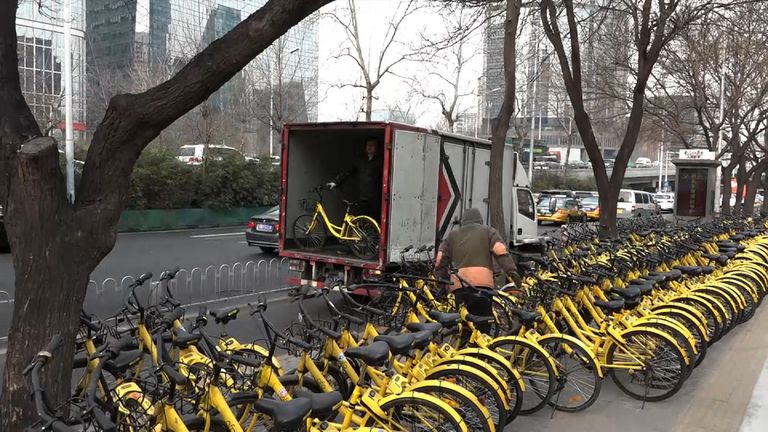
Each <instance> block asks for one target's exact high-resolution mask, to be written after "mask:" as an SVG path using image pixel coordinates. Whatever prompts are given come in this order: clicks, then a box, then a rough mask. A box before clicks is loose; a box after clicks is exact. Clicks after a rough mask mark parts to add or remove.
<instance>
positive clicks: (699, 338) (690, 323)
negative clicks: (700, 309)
mask: <svg viewBox="0 0 768 432" xmlns="http://www.w3.org/2000/svg"><path fill="white" fill-rule="evenodd" d="M654 315H661V316H665V317H667V318H669V319H673V320H675V321H677V322H678V323H680V324H681V325H682V326H684V327H685V328H686V329H688V331H689V332H691V335H692V336H693V339H694V341H695V344H694V346H695V347H696V351H697V352H696V357H695V359H694V363H693V367H696V366H698V365H700V364H701V362H702V361H704V357H706V356H707V346H708V345H707V336H706V333H705V332H706V329H702V327H701V326H700V325H699V323H697V322H696V319H695V318H693V317H692V316H691V315H690V314H688V313H686V312H683V311H680V310H673V309H662V310H659V311H656V312H654Z"/></svg>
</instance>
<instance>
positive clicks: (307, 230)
mask: <svg viewBox="0 0 768 432" xmlns="http://www.w3.org/2000/svg"><path fill="white" fill-rule="evenodd" d="M325 237H326V234H325V224H323V221H322V220H320V218H317V217H315V216H313V215H309V214H303V215H301V216H299V217H298V218H296V221H295V222H294V223H293V239H294V240H296V243H297V244H298V245H299V247H300V248H302V249H309V250H312V249H320V248H321V247H323V245H325Z"/></svg>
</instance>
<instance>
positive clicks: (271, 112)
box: [269, 48, 299, 160]
mask: <svg viewBox="0 0 768 432" xmlns="http://www.w3.org/2000/svg"><path fill="white" fill-rule="evenodd" d="M297 52H299V49H298V48H294V49H292V50H290V51H288V55H291V54H295V53H297ZM276 54H277V53H276ZM277 57H278V55H275V57H274V59H273V60H274V62H275V63H276V64H275V66H276V68H277V73H278V74H279V76H278V83H279V84H281V87H282V80H283V68H282V67H281V66H280V62H278V60H277ZM273 78H274V74H273V73H272V65H271V64H270V66H269V158H270V160H271V159H272V157H274V155H275V152H274V142H275V131H274V127H275V124H274V122H275V120H274V109H275V108H274V107H275V102H274V94H275V91H274V84H273ZM281 102H282V101H281ZM282 110H283V106H282V103H281V104H280V111H281V114H282Z"/></svg>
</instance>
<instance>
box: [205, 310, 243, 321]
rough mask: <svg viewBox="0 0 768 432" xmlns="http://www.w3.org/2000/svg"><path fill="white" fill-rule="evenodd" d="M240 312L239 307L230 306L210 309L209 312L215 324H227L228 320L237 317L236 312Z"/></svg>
mask: <svg viewBox="0 0 768 432" xmlns="http://www.w3.org/2000/svg"><path fill="white" fill-rule="evenodd" d="M238 312H240V309H239V308H236V307H230V308H224V309H219V310H215V311H211V312H210V314H211V316H212V317H213V320H214V321H215V322H216V324H225V325H226V324H227V323H228V322H230V321H232V320H234V319H235V318H237V313H238Z"/></svg>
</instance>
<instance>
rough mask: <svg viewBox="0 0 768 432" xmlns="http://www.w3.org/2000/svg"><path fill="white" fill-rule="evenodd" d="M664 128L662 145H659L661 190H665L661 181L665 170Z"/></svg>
mask: <svg viewBox="0 0 768 432" xmlns="http://www.w3.org/2000/svg"><path fill="white" fill-rule="evenodd" d="M664 138H665V137H664V129H662V130H661V146H659V188H658V189H659V192H663V191H664V187H663V186H662V183H661V173H662V171H663V170H664Z"/></svg>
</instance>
